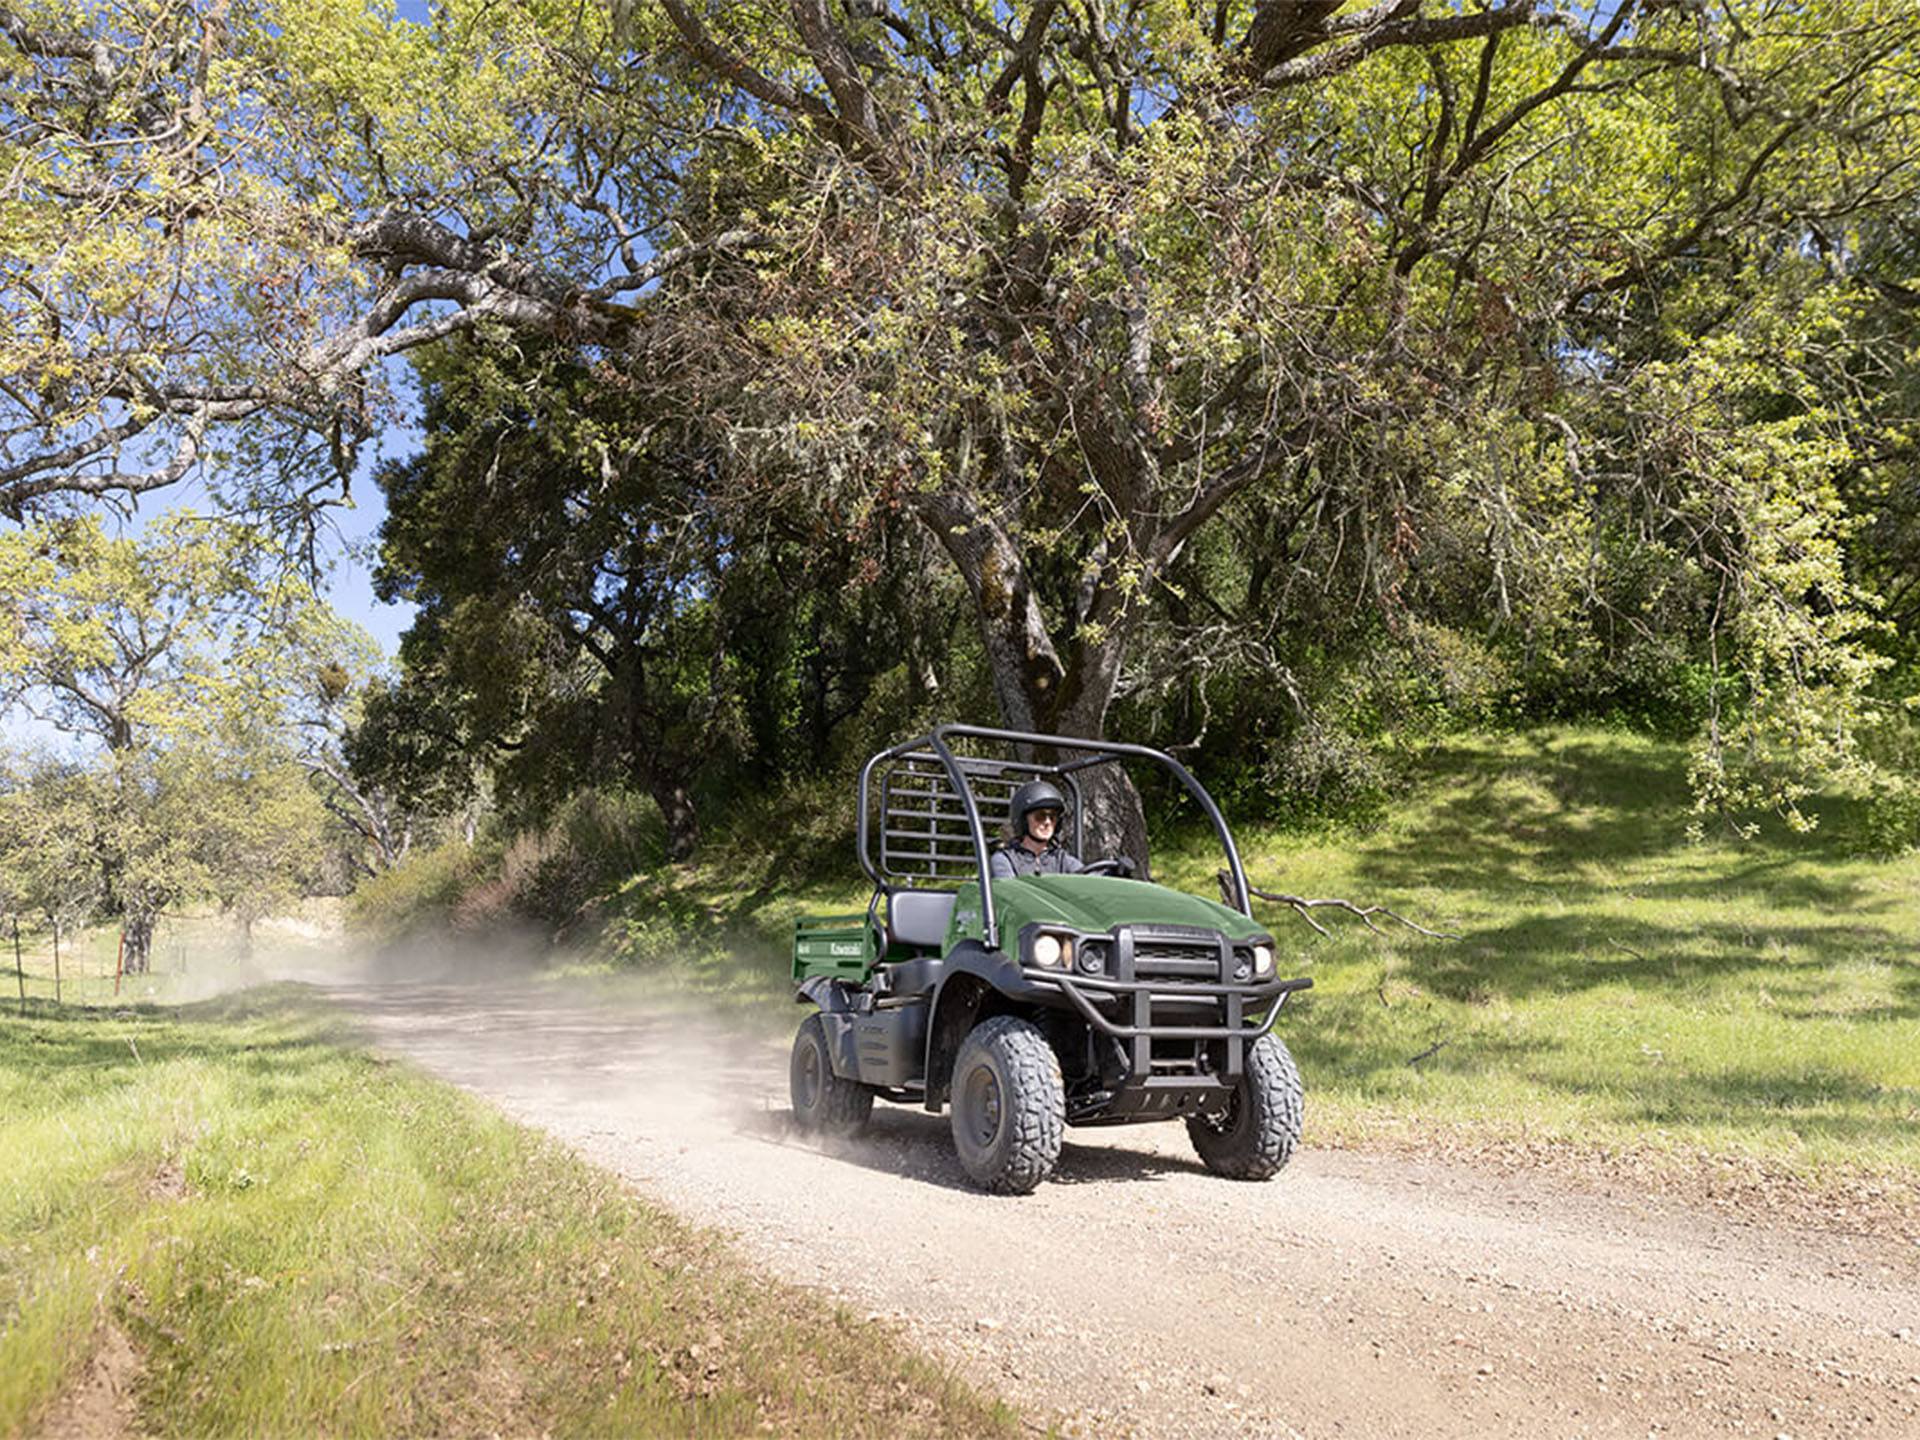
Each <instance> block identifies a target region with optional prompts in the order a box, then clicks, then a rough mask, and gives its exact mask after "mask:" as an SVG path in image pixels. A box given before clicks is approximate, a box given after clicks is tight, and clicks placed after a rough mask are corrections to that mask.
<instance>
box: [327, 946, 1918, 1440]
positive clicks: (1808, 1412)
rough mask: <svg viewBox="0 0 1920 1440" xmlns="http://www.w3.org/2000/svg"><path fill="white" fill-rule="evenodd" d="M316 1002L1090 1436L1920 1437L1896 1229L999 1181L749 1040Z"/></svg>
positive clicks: (1078, 1178)
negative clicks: (823, 1097)
mask: <svg viewBox="0 0 1920 1440" xmlns="http://www.w3.org/2000/svg"><path fill="white" fill-rule="evenodd" d="M335 993H336V995H337V997H338V998H339V999H340V1000H341V1001H343V1002H344V1003H346V1004H347V1005H349V1006H350V1007H351V1008H352V1009H353V1010H354V1011H355V1012H357V1013H358V1015H359V1016H361V1017H362V1019H363V1020H364V1022H365V1023H366V1025H367V1026H368V1027H369V1029H370V1030H371V1031H372V1033H373V1034H374V1036H375V1037H376V1038H377V1040H378V1042H379V1043H380V1044H382V1045H384V1046H387V1047H389V1048H390V1049H392V1050H394V1051H396V1052H399V1053H403V1054H405V1055H408V1056H411V1057H412V1058H413V1059H415V1060H416V1061H418V1062H420V1063H421V1064H423V1065H424V1066H426V1067H427V1068H429V1069H430V1070H432V1071H435V1072H437V1073H438V1074H440V1075H443V1076H445V1077H446V1078H448V1079H450V1080H452V1081H454V1082H456V1083H458V1084H460V1085H463V1086H466V1087H467V1088H468V1089H470V1090H473V1091H475V1092H477V1093H478V1094H481V1095H484V1096H486V1097H487V1098H488V1099H490V1100H492V1101H494V1102H496V1103H497V1104H498V1105H500V1106H501V1107H502V1108H503V1109H504V1110H506V1111H507V1112H508V1113H510V1114H512V1115H514V1116H516V1117H518V1118H519V1119H521V1120H524V1121H526V1122H528V1123H530V1124H533V1125H537V1126H539V1127H541V1128H543V1129H546V1130H548V1131H550V1132H552V1133H553V1134H555V1135H558V1136H560V1137H561V1138H563V1139H564V1140H566V1141H568V1142H570V1143H571V1144H573V1145H574V1146H576V1147H577V1148H578V1149H579V1150H580V1151H582V1152H584V1153H585V1154H586V1155H588V1156H589V1157H591V1158H592V1159H594V1160H595V1161H597V1162H599V1163H601V1164H603V1165H606V1166H608V1167H610V1168H612V1169H614V1170H616V1171H618V1172H619V1173H621V1174H623V1175H625V1176H627V1177H629V1178H630V1179H631V1180H632V1181H633V1183H634V1184H635V1185H636V1186H638V1187H639V1188H640V1189H641V1190H642V1191H643V1192H645V1193H648V1194H650V1195H652V1196H654V1197H657V1198H659V1199H661V1200H664V1201H665V1202H666V1203H667V1204H668V1205H670V1206H671V1207H672V1208H674V1209H675V1210H677V1211H678V1212H680V1213H681V1214H683V1215H685V1216H687V1217H688V1218H690V1219H693V1220H696V1221H700V1222H703V1223H706V1224H709V1225H714V1226H718V1227H721V1228H723V1229H725V1230H728V1231H731V1232H733V1233H734V1234H735V1235H736V1236H737V1238H738V1241H739V1243H740V1245H741V1247H742V1248H743V1249H744V1251H745V1252H746V1253H747V1254H748V1255H750V1256H752V1257H753V1258H755V1259H756V1260H757V1261H758V1262H760V1263H761V1264H763V1265H765V1266H766V1267H767V1268H769V1269H770V1270H773V1271H775V1272H778V1273H779V1274H781V1275H783V1276H786V1277H789V1278H792V1279H797V1280H800V1281H802V1282H805V1283H807V1284H810V1285H813V1286H816V1287H818V1288H820V1289H822V1290H825V1291H827V1292H830V1293H832V1294H834V1295H836V1296H839V1297H841V1298H842V1299H843V1300H844V1302H845V1304H846V1305H847V1307H848V1308H849V1309H851V1310H853V1311H855V1312H856V1313H860V1314H863V1315H864V1314H871V1313H878V1314H881V1315H886V1316H891V1317H896V1318H897V1319H898V1320H899V1321H900V1322H901V1323H902V1324H903V1325H904V1326H906V1327H907V1329H908V1330H909V1331H910V1332H911V1333H912V1334H913V1335H914V1336H915V1338H916V1339H917V1340H918V1341H919V1342H920V1343H921V1344H922V1345H924V1346H925V1347H926V1348H927V1349H929V1350H930V1351H932V1352H933V1353H935V1354H939V1355H944V1356H947V1357H950V1358H951V1359H953V1360H954V1361H955V1362H956V1363H957V1364H958V1365H959V1367H960V1368H961V1370H962V1371H963V1372H964V1373H965V1374H967V1375H968V1376H969V1377H970V1378H972V1379H974V1380H976V1381H977V1382H979V1383H981V1384H982V1385H984V1386H985V1387H987V1388H989V1389H992V1390H994V1391H997V1392H998V1393H1000V1394H1003V1395H1005V1396H1007V1397H1008V1398H1009V1399H1011V1400H1012V1401H1014V1402H1015V1403H1017V1404H1020V1405H1021V1406H1023V1407H1024V1408H1026V1409H1027V1410H1028V1411H1029V1413H1031V1414H1033V1415H1035V1416H1037V1417H1055V1416H1057V1417H1060V1418H1061V1419H1062V1420H1063V1421H1064V1422H1065V1423H1066V1424H1067V1425H1068V1426H1069V1428H1070V1429H1073V1430H1078V1431H1079V1432H1080V1433H1086V1434H1095V1435H1101V1436H1107V1435H1129V1434H1130V1435H1139V1436H1149V1437H1180V1436H1214V1435H1223V1436H1226V1435H1231V1436H1238V1435H1257V1436H1268V1435H1273V1436H1292V1435H1303V1436H1312V1437H1320V1436H1336V1435H1348V1436H1364V1437H1375V1436H1419V1437H1443V1436H1463V1437H1464V1436H1472V1437H1486V1436H1520V1435H1525V1436H1548V1437H1562V1436H1564V1437H1573V1436H1629V1435H1630V1436H1635V1437H1643V1436H1648V1435H1662V1436H1667V1435H1675V1436H1687V1435H1699V1436H1723V1435H1757V1436H1762V1437H1766V1440H1772V1437H1777V1436H1782V1435H1787V1436H1793V1437H1795V1440H1807V1437H1814V1436H1830V1435H1870V1436H1887V1437H1920V1263H1917V1262H1920V1253H1916V1251H1915V1249H1914V1247H1913V1246H1912V1245H1911V1244H1905V1245H1903V1244H1902V1243H1900V1242H1896V1241H1894V1240H1889V1239H1877V1238H1868V1237H1849V1236H1845V1235H1839V1234H1833V1233H1813V1232H1800V1231H1793V1230H1785V1229H1778V1228H1765V1227H1758V1226H1748V1225H1743V1224H1741V1223H1738V1222H1737V1221H1730V1220H1729V1219H1727V1218H1726V1217H1724V1216H1721V1215H1718V1214H1708V1213H1701V1212H1697V1211H1693V1210H1689V1209H1686V1208H1682V1207H1676V1206H1671V1205H1658V1204H1655V1203H1653V1202H1631V1201H1623V1200H1617V1199H1602V1198H1596V1197H1594V1196H1592V1195H1583V1194H1578V1193H1573V1192H1571V1191H1562V1190H1560V1189H1559V1188H1558V1187H1556V1186H1555V1185H1554V1184H1553V1182H1552V1181H1551V1179H1550V1178H1547V1177H1543V1176H1542V1175H1540V1174H1539V1173H1538V1172H1535V1173H1532V1174H1530V1175H1526V1176H1522V1177H1518V1178H1515V1177H1511V1176H1502V1175H1496V1174H1492V1173H1488V1172H1483V1171H1480V1170H1476V1169H1473V1168H1470V1167H1461V1166H1447V1165H1439V1164H1431V1163H1415V1162H1409V1161H1407V1160H1405V1159H1402V1158H1392V1157H1369V1156H1366V1155H1359V1154H1352V1153H1327V1152H1314V1151H1312V1150H1311V1149H1310V1148H1309V1149H1308V1150H1307V1151H1306V1152H1304V1153H1303V1154H1302V1155H1301V1156H1300V1157H1299V1158H1297V1159H1296V1160H1295V1162H1294V1163H1293V1165H1292V1166H1291V1167H1290V1168H1289V1169H1288V1170H1287V1171H1286V1172H1285V1173H1284V1174H1283V1175H1282V1176H1281V1177H1280V1179H1278V1180H1277V1181H1275V1182H1273V1183H1271V1184H1266V1185H1240V1184H1233V1183H1230V1182H1227V1181H1222V1180H1218V1179H1215V1178H1213V1177H1211V1176H1209V1175H1207V1174H1206V1173H1205V1172H1204V1171H1202V1170H1201V1169H1200V1167H1199V1165H1198V1164H1197V1163H1196V1162H1195V1161H1194V1160H1193V1159H1192V1157H1191V1155H1190V1153H1189V1152H1188V1150H1187V1148H1186V1141H1185V1134H1184V1132H1183V1131H1182V1130H1181V1129H1180V1128H1179V1127H1177V1126H1148V1127H1142V1128H1135V1129H1122V1130H1097V1131H1088V1132H1074V1131H1069V1132H1068V1141H1067V1147H1066V1151H1065V1153H1064V1155H1063V1157H1062V1159H1061V1163H1060V1168H1059V1172H1058V1175H1057V1177H1056V1179H1055V1180H1054V1181H1053V1183H1051V1184H1049V1185H1046V1186H1044V1187H1042V1189H1041V1190H1040V1191H1039V1192H1038V1193H1037V1194H1035V1195H1033V1196H1031V1197H1028V1198H1025V1199H992V1198H988V1197H985V1196H981V1195H978V1194H975V1193H974V1192H973V1191H971V1190H969V1189H967V1188H965V1185H964V1181H963V1179H962V1177H961V1175H960V1172H959V1169H958V1167H957V1165H956V1164H955V1163H954V1161H953V1159H952V1156H951V1146H950V1141H949V1138H948V1134H947V1122H946V1120H945V1118H944V1117H934V1116H930V1115H927V1114H925V1113H924V1112H921V1111H919V1110H907V1109H901V1108H898V1107H893V1106H886V1105H881V1106H878V1107H876V1110H875V1123H874V1126H873V1129H872V1133H871V1135H870V1137H869V1138H867V1139H865V1140H863V1141H861V1142H859V1143H857V1144H854V1145H849V1146H846V1147H843V1148H838V1149H833V1150H825V1149H822V1148H819V1147H817V1146H815V1145H812V1144H810V1143H807V1142H803V1141H802V1140H800V1139H799V1138H798V1137H797V1136H795V1135H794V1134H793V1133H792V1131H791V1129H790V1128H789V1126H788V1123H787V1117H786V1073H785V1064H786V1055H785V1051H784V1049H777V1048H774V1047H771V1046H769V1045H767V1044H766V1043H764V1042H742V1041H739V1040H737V1039H736V1040H729V1039H726V1038H724V1037H715V1036H710V1035H703V1034H700V1033H698V1032H696V1031H695V1030H693V1029H691V1028H689V1027H688V1026H687V1025H686V1023H685V1022H683V1021H680V1020H671V1019H666V1018H663V1017H661V1016H659V1015H651V1014H648V1013H645V1012H643V1011H639V1010H635V1009H631V1008H624V1007H621V1006H616V1005H610V1004H609V1003H608V1002H607V1001H606V1000H605V998H604V996H601V995H597V994H592V993H589V992H584V991H583V992H578V993H573V992H567V991H565V990H561V989H556V988H555V987H552V986H538V987H530V986H525V985H513V984H492V985H461V986H448V985H432V984H409V985H354V986H345V987H337V988H336V990H335ZM797 1016H798V1012H797V1011H796V1019H797ZM1308 1086H1309V1092H1308V1094H1309V1107H1311V1094H1312V1091H1311V1086H1312V1077H1311V1076H1309V1077H1308ZM1311 1128H1312V1113H1311V1108H1309V1113H1308V1138H1309V1145H1310V1144H1311Z"/></svg>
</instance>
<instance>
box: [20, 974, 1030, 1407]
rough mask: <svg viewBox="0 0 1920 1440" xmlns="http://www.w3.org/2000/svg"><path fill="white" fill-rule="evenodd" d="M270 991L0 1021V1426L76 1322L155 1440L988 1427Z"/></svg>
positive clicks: (54, 1369) (706, 1249)
mask: <svg viewBox="0 0 1920 1440" xmlns="http://www.w3.org/2000/svg"><path fill="white" fill-rule="evenodd" d="M344 1038H345V1037H343V1036H342V1035H341V1034H339V1033H338V1032H336V1031H335V1030H334V1029H333V1028H332V1022H331V1021H330V1020H328V1018H327V1017H326V1016H325V1014H324V1013H323V1012H321V1011H319V1010H317V1009H315V1008H314V1007H313V1005H312V1003H311V1002H310V1001H308V1000H306V999H305V998H304V997H303V996H301V995H300V994H299V993H298V992H297V991H294V990H292V989H291V988H289V987H280V988H276V989H274V990H269V991H255V992H251V993H249V994H246V995H243V996H236V997H230V998H228V999H226V1000H223V1001H215V1002H210V1003H207V1004H203V1005H199V1006H192V1007H183V1008H180V1009H176V1010H164V1009H159V1008H153V1007H149V1008H143V1009H140V1010H138V1011H125V1012H117V1013H114V1012H102V1011H93V1012H88V1011H83V1010H74V1009H68V1010H65V1011H61V1012H53V1011H52V1010H51V1007H42V1008H41V1009H40V1010H39V1011H38V1012H37V1013H36V1014H35V1015H34V1016H33V1017H31V1018H29V1019H26V1020H20V1019H17V1018H6V1019H0V1176H4V1177H5V1179H4V1181H0V1237H4V1238H3V1239H0V1324H3V1326H4V1328H0V1434H8V1435H11V1434H18V1433H22V1432H23V1431H26V1430H29V1429H31V1428H33V1427H35V1426H36V1425H38V1424H39V1423H41V1421H42V1420H44V1418H45V1417H46V1416H47V1414H48V1411H49V1407H50V1406H51V1405H53V1404H54V1403H55V1401H56V1397H57V1396H59V1395H60V1394H61V1393H62V1392H63V1391H64V1390H66V1389H67V1388H68V1387H70V1386H71V1385H73V1384H74V1382H75V1379H76V1377H77V1376H78V1375H79V1374H80V1373H81V1372H82V1370H83V1369H84V1366H85V1364H86V1360H87V1356H88V1354H89V1352H90V1351H91V1350H92V1349H93V1347H94V1346H95V1344H96V1343H97V1341H98V1337H99V1336H100V1335H101V1334H102V1333H103V1330H104V1328H105V1327H107V1326H109V1325H111V1326H114V1327H117V1328H118V1329H119V1330H120V1331H121V1332H123V1333H124V1334H125V1335H126V1336H127V1337H128V1338H129V1339H130V1341H131V1342H132V1346H133V1350H134V1352H135V1353H136V1354H137V1355H138V1357H139V1373H138V1376H137V1379H136V1389H135V1393H136V1395H137V1397H138V1405H139V1414H138V1416H137V1417H136V1419H137V1425H138V1427H139V1428H140V1429H141V1430H143V1431H147V1432H152V1433H155V1434H189V1433H190V1434H263V1433H264V1434H326V1435H390V1434H480V1433H508V1434H524V1435H537V1434H540V1433H542V1432H545V1431H551V1432H553V1433H556V1434H620V1435H634V1434H663V1433H671V1434H686V1435H737V1434H742V1433H753V1432H755V1431H756V1430H758V1429H771V1430H772V1431H774V1432H777V1433H781V1434H798V1435H818V1436H840V1435H854V1434H866V1435H887V1436H891V1435H895V1434H907V1433H912V1434H954V1433H966V1434H999V1433H1011V1432H1012V1431H1013V1430H1014V1429H1015V1428H1016V1422H1015V1420H1014V1418H1013V1417H1012V1416H1010V1415H1009V1414H1007V1413H1006V1412H1004V1411H1003V1410H1001V1409H1000V1408H999V1407H997V1406H994V1405H991V1404H989V1403H987V1402H985V1401H982V1400H980V1399H978V1398H977V1397H975V1396H973V1395H972V1394H971V1393H970V1392H968V1391H967V1390H966V1389H965V1388H964V1387H963V1386H961V1385H959V1384H958V1383H956V1382H955V1381H954V1380H953V1379H952V1378H951V1377H950V1376H949V1375H947V1374H945V1373H943V1372H941V1371H939V1370H938V1369H936V1368H934V1367H933V1366H931V1365H930V1364H929V1363H928V1362H926V1361H924V1360H922V1359H919V1358H917V1357H916V1356H914V1355H913V1354H912V1353H911V1352H910V1351H908V1350H907V1349H906V1348H905V1347H904V1346H903V1345H902V1343H901V1342H900V1341H899V1340H898V1339H897V1337H896V1336H895V1335H894V1334H893V1333H892V1332H889V1331H886V1330H884V1329H882V1328H879V1327H876V1326H872V1325H868V1324H865V1323H863V1322H858V1321H855V1320H854V1319H852V1318H851V1317H849V1316H848V1315H846V1314H844V1313H841V1312H837V1311H834V1310H832V1309H831V1308H829V1307H827V1306H825V1305H824V1304H822V1303H821V1302H819V1301H817V1300H814V1299H811V1298H808V1297H805V1296H803V1295H801V1294H799V1293H798V1292H795V1291H792V1290H790V1289H787V1288H785V1287H781V1286H777V1285H771V1284H769V1283H767V1282H766V1281H765V1280H764V1279H762V1278H760V1277H756V1276H753V1275H752V1274H750V1273H749V1272H748V1271H746V1270H745V1269H743V1268H742V1267H741V1266H740V1265H739V1263H738V1262H737V1261H736V1260H735V1259H733V1258H732V1257H731V1256H730V1254H729V1253H728V1252H727V1251H726V1249H725V1248H724V1246H723V1245H721V1244H720V1243H719V1242H717V1241H716V1240H714V1239H713V1238H712V1237H710V1236H708V1235H705V1234H703V1233H701V1232H698V1231H695V1230H692V1229H690V1228H689V1227H687V1226H685V1225H683V1224H681V1223H679V1222H677V1221H675V1220H673V1219H672V1218H671V1217H669V1216H667V1215H666V1214H664V1213H662V1212H660V1211H658V1210H656V1209H653V1208H652V1207H650V1206H647V1205H645V1204H643V1203H641V1202H639V1201H638V1200H637V1199H635V1198H634V1197H633V1196H632V1195H630V1194H629V1193H627V1192H626V1191H625V1190H624V1189H623V1188H622V1187H621V1186H620V1185H619V1184H618V1182H617V1181H615V1180H614V1179H613V1178H612V1177H610V1176H608V1175H606V1174H605V1173H604V1172H601V1171H598V1170H595V1169H594V1168H592V1167H591V1166H588V1165H586V1164H584V1163H582V1162H580V1161H578V1160H576V1159H574V1158H572V1157H571V1156H570V1155H568V1154H567V1153H566V1152H565V1151H564V1150H562V1149H561V1148H560V1147H558V1146H557V1145H555V1144H552V1143H550V1142H546V1141H543V1140H541V1139H539V1138H538V1137H536V1136H534V1135H532V1134H531V1133H529V1132H527V1131H525V1130H523V1129H521V1128H519V1127H516V1126H514V1125H512V1124H510V1123H508V1122H506V1121H505V1120H503V1119H501V1118H499V1117H498V1116H497V1115H495V1114H493V1113H492V1112H491V1111H489V1110H488V1109H487V1108H486V1107H484V1106H482V1105H480V1104H478V1103H477V1102H474V1101H472V1100H469V1099H468V1098H466V1097H464V1096H462V1095H461V1094H459V1093H458V1092H456V1091H454V1090H452V1089H451V1088H449V1087H446V1086H443V1085H440V1084H438V1083H436V1082H432V1081H430V1080H427V1079H425V1078H423V1077H422V1076H420V1075H418V1074H417V1073H415V1072H413V1071H411V1070H409V1069H408V1068H406V1067H404V1066H400V1065H395V1064H391V1063H387V1062H384V1061H382V1060H379V1059H377V1058H375V1057H373V1056H370V1055H368V1054H366V1053H363V1052H362V1051H360V1050H358V1049H356V1048H354V1047H353V1046H352V1045H351V1044H347V1043H342V1042H343V1039H344Z"/></svg>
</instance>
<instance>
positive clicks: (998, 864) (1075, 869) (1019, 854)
mask: <svg viewBox="0 0 1920 1440" xmlns="http://www.w3.org/2000/svg"><path fill="white" fill-rule="evenodd" d="M1086 868H1087V867H1086V866H1084V865H1082V864H1081V863H1080V857H1079V856H1077V855H1075V854H1074V853H1073V852H1072V851H1071V850H1068V849H1066V848H1064V847H1063V846H1061V845H1060V844H1058V843H1057V842H1056V843H1055V844H1052V845H1049V846H1048V847H1047V848H1046V849H1044V850H1042V851H1041V852H1040V853H1039V854H1038V855H1036V854H1034V853H1033V852H1032V851H1031V850H1029V849H1027V847H1026V846H1024V845H1022V844H1020V843H1019V842H1018V841H1017V840H1016V841H1009V842H1005V843H1003V844H999V845H996V846H994V847H993V853H992V854H991V855H989V856H988V857H987V873H988V874H990V875H991V876H993V878H994V879H996V880H1012V879H1015V878H1016V877H1018V878H1025V877H1026V876H1028V875H1078V874H1079V873H1080V872H1081V871H1082V870H1084V869H1086Z"/></svg>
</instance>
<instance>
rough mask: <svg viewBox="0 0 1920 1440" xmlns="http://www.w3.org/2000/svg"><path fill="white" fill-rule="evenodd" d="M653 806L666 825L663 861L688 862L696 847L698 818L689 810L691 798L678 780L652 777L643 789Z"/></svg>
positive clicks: (691, 807)
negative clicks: (665, 854)
mask: <svg viewBox="0 0 1920 1440" xmlns="http://www.w3.org/2000/svg"><path fill="white" fill-rule="evenodd" d="M647 793H648V794H650V795H652V796H653V803H654V804H656V805H658V806H659V807H660V818H661V819H662V820H663V821H665V822H666V826H667V859H668V860H671V861H676V862H677V861H681V860H688V859H691V858H692V857H693V852H694V851H695V850H696V849H698V848H699V845H700V816H699V814H698V813H697V812H696V811H695V810H694V808H693V796H692V795H691V794H689V793H688V791H687V787H686V786H685V785H683V784H681V783H680V782H679V781H678V780H670V779H660V778H655V779H653V780H651V781H650V782H649V784H648V786H647Z"/></svg>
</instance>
